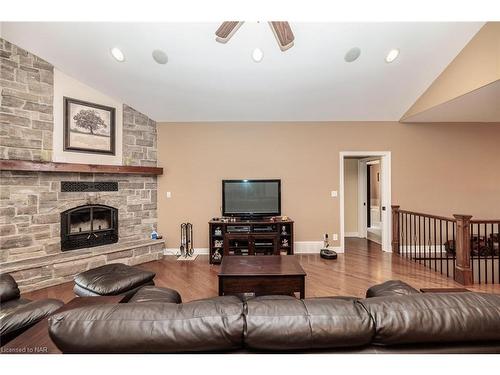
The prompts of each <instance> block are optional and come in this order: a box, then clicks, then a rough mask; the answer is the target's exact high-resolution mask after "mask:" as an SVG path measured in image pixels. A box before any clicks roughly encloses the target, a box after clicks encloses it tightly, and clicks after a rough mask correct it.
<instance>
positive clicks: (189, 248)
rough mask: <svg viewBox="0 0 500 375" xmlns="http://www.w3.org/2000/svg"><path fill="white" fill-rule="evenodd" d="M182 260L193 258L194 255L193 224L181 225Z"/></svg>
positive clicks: (180, 256) (180, 248)
mask: <svg viewBox="0 0 500 375" xmlns="http://www.w3.org/2000/svg"><path fill="white" fill-rule="evenodd" d="M179 250H180V255H179V256H178V258H179V259H181V258H184V259H186V258H191V257H192V256H193V254H194V248H193V224H191V223H182V224H181V245H180V247H179Z"/></svg>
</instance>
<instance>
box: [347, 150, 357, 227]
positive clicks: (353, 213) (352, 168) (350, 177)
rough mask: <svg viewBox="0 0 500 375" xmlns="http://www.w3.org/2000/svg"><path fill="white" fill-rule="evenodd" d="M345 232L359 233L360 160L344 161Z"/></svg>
mask: <svg viewBox="0 0 500 375" xmlns="http://www.w3.org/2000/svg"><path fill="white" fill-rule="evenodd" d="M344 192H345V193H344V194H345V200H344V220H345V225H344V232H345V233H357V232H358V159H345V160H344Z"/></svg>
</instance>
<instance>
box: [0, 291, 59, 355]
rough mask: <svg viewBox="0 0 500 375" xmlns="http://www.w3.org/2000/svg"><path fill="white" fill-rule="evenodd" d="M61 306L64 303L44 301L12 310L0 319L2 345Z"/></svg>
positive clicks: (55, 300) (50, 300) (54, 300)
mask: <svg viewBox="0 0 500 375" xmlns="http://www.w3.org/2000/svg"><path fill="white" fill-rule="evenodd" d="M63 305H64V303H63V302H62V301H59V300H57V299H44V300H39V301H33V302H29V303H25V304H22V305H20V306H19V307H18V308H16V309H12V311H11V312H10V313H9V314H6V315H4V316H2V317H1V318H0V335H1V337H2V345H4V344H6V343H7V342H8V341H10V340H11V339H12V338H14V337H16V336H18V335H19V334H20V333H21V332H23V331H25V330H26V329H28V328H30V327H31V326H33V325H34V324H36V323H38V322H39V321H40V320H42V319H43V318H46V317H47V316H49V315H51V314H52V313H54V312H55V311H56V310H57V309H59V308H60V307H62V306H63Z"/></svg>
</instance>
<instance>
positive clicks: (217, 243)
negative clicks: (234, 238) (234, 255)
mask: <svg viewBox="0 0 500 375" xmlns="http://www.w3.org/2000/svg"><path fill="white" fill-rule="evenodd" d="M222 246H224V241H222V240H215V242H214V247H222Z"/></svg>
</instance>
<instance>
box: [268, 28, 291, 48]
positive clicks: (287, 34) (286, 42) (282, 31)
mask: <svg viewBox="0 0 500 375" xmlns="http://www.w3.org/2000/svg"><path fill="white" fill-rule="evenodd" d="M269 26H271V29H272V30H273V33H274V36H275V37H276V40H277V41H278V45H279V46H280V49H281V50H282V51H286V50H287V49H289V48H291V47H293V41H294V40H295V36H294V35H293V32H292V28H291V27H290V24H289V23H288V22H286V21H271V22H269Z"/></svg>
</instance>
